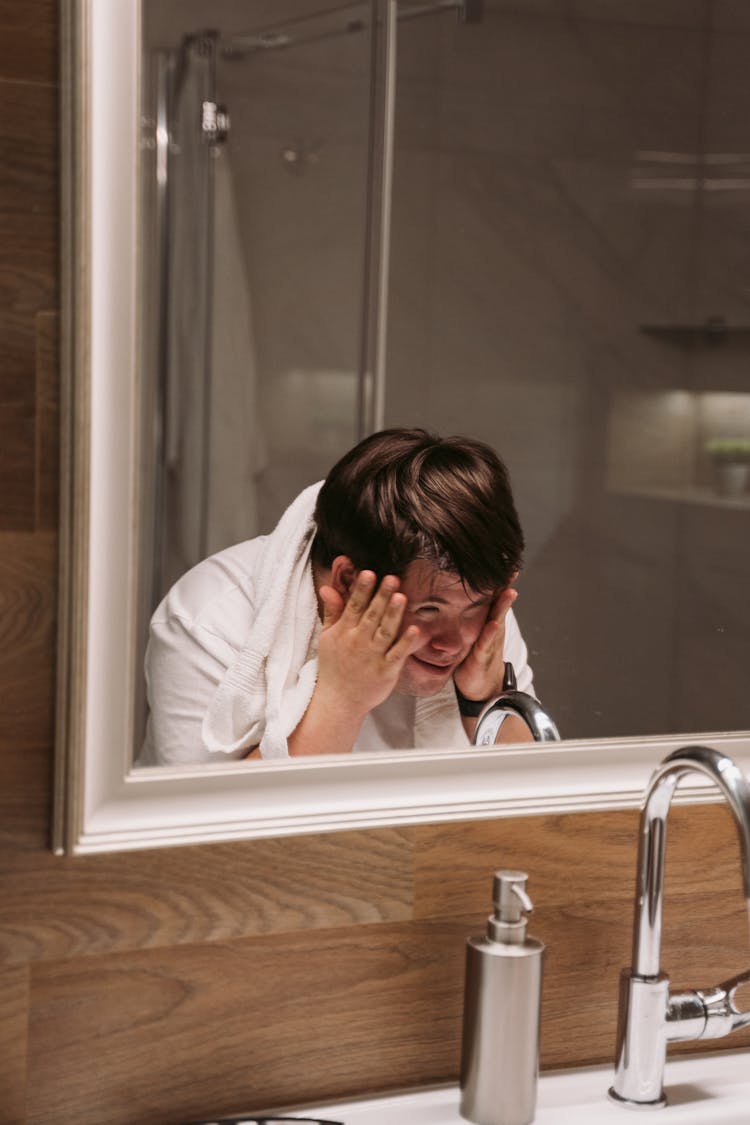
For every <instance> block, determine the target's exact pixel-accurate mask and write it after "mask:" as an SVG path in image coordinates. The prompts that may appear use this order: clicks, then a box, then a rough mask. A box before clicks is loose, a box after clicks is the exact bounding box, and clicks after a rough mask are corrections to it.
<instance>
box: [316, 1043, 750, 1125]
mask: <svg viewBox="0 0 750 1125" xmlns="http://www.w3.org/2000/svg"><path fill="white" fill-rule="evenodd" d="M612 1078H613V1069H612V1067H611V1066H602V1067H589V1068H586V1069H581V1070H565V1071H551V1072H547V1073H544V1074H542V1075H541V1077H540V1080H539V1095H538V1102H537V1111H536V1117H535V1122H536V1125H634V1121H635V1120H636V1118H635V1117H634V1111H633V1110H631V1109H628V1108H624V1107H622V1106H617V1105H614V1104H613V1103H612V1102H610V1101H609V1099H608V1098H607V1090H608V1089H609V1087H610V1085H611V1084H612ZM664 1088H665V1092H666V1094H667V1098H668V1102H669V1104H668V1105H667V1107H666V1108H665V1109H664V1110H661V1111H659V1113H660V1116H659V1117H658V1118H657V1120H658V1121H659V1122H660V1125H748V1123H749V1122H750V1051H731V1052H730V1051H720V1052H714V1053H712V1054H709V1055H701V1056H694V1057H691V1058H680V1059H674V1060H672V1061H669V1062H667V1066H666V1071H665V1081H664ZM458 1105H459V1090H458V1087H457V1086H441V1087H435V1088H429V1089H424V1090H419V1091H416V1092H412V1093H406V1094H398V1095H395V1096H391V1097H385V1098H371V1099H368V1100H363V1101H353V1102H331V1103H329V1104H327V1105H325V1106H315V1107H311V1108H308V1107H305V1108H302V1109H295V1111H294V1112H295V1114H296V1115H298V1116H302V1115H303V1114H308V1115H309V1116H311V1117H323V1118H329V1119H332V1120H336V1121H341V1122H343V1125H466V1123H465V1121H464V1118H462V1117H461V1115H460V1114H459V1112H458ZM635 1112H637V1111H635Z"/></svg>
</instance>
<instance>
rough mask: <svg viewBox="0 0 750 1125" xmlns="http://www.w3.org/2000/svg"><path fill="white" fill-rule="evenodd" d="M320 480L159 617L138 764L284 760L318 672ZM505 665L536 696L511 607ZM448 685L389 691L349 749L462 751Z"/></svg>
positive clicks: (210, 567)
mask: <svg viewBox="0 0 750 1125" xmlns="http://www.w3.org/2000/svg"><path fill="white" fill-rule="evenodd" d="M319 488H320V484H316V485H312V486H311V487H310V488H307V489H305V491H304V492H302V493H301V494H300V495H299V496H298V497H297V499H296V500H295V501H294V502H293V503H292V504H291V506H290V507H289V508H288V509H287V510H286V512H285V513H284V515H283V516H282V518H281V520H280V521H279V523H278V525H277V526H276V528H275V529H274V531H273V532H272V533H271V534H270V535H267V536H261V537H259V538H257V539H251V540H248V541H247V542H245V543H238V544H237V545H236V546H234V547H229V548H227V549H226V550H224V551H220V552H219V553H218V554H216V555H212V556H211V558H209V559H205V560H204V561H203V562H201V563H199V564H198V566H196V567H193V569H192V570H190V571H188V573H187V574H186V575H184V576H183V577H182V578H181V579H180V580H179V582H177V583H176V584H175V585H174V586H173V587H172V589H171V590H170V591H169V593H168V594H167V596H166V598H165V599H164V601H163V602H162V603H161V605H160V606H159V608H158V609H157V610H156V612H155V614H154V616H153V618H152V620H151V629H150V634H149V643H148V649H147V652H146V682H147V688H148V699H149V719H148V728H147V733H146V739H145V742H144V746H143V749H142V751H141V755H140V757H139V760H138V764H139V765H182V764H190V763H198V762H211V761H226V760H228V759H232V758H243V757H245V755H246V754H247V751H248V750H249V749H250V748H251V747H253V746H260V753H261V756H262V757H263V758H285V757H288V756H289V751H288V747H287V738H288V736H289V734H291V732H292V731H293V730H294V729H295V727H296V726H297V724H298V723H299V721H300V719H301V718H302V716H303V715H304V713H305V710H306V709H307V706H308V704H309V702H310V698H311V696H312V693H313V690H314V687H315V681H316V677H317V664H318V662H317V642H318V635H319V633H320V628H321V623H320V618H319V616H318V609H317V600H316V596H315V588H314V585H313V578H312V568H311V565H310V546H311V543H312V536H313V533H314V523H313V511H314V508H315V500H316V497H317V494H318V490H319ZM505 659H506V660H510V661H512V663H513V666H514V668H515V672H516V677H517V681H518V687H519V690H521V691H528V692H533V685H532V676H531V670H530V668H529V666H528V663H527V651H526V646H525V644H524V642H523V638H522V637H521V633H520V631H519V628H518V624H517V622H516V620H515V617H514V616H513V613H512V611H510V612H509V613H508V615H507V618H506V628H505ZM467 745H468V739H467V737H466V733H465V731H464V728H463V724H462V723H461V718H460V715H459V713H458V707H457V704H456V698H455V692H454V689H453V682H452V681H449V682H448V684H446V686H445V688H443V689H442V691H440V692H439V693H437V694H436V695H433V696H430V697H428V698H425V699H421V698H414V697H412V696H406V695H401V694H400V693H398V692H394V693H393V694H392V695H391V696H390V697H389V698H388V699H387V700H385V702H384V703H382V704H380V706H379V707H376V708H375V709H374V710H373V711H371V712H370V714H369V715H368V716H367V717H366V719H365V721H364V722H363V724H362V727H361V728H360V732H359V735H358V737H357V740H356V743H355V745H354V750H355V752H362V751H370V750H380V751H382V750H399V749H409V748H413V747H416V748H420V747H421V748H425V749H427V748H433V747H434V748H439V747H465V746H467Z"/></svg>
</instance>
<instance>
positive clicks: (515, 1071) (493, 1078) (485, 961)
mask: <svg viewBox="0 0 750 1125" xmlns="http://www.w3.org/2000/svg"><path fill="white" fill-rule="evenodd" d="M527 879H528V876H527V875H526V873H525V872H523V871H496V872H495V877H494V880H493V899H494V905H495V913H494V914H492V915H491V916H490V918H489V919H488V920H487V934H486V936H481V937H470V938H469V939H468V941H467V944H466V987H465V991H464V1026H463V1047H462V1053H461V1116H462V1117H465V1118H466V1119H467V1120H468V1121H473V1122H475V1123H476V1125H529V1122H531V1121H533V1120H534V1112H535V1110H536V1087H537V1076H538V1071H539V1019H540V1012H541V1001H542V960H543V957H544V945H543V944H542V942H540V941H536V939H535V938H531V937H527V936H526V917H525V915H526V914H529V913H530V912H531V910H532V909H533V906H532V903H531V900H530V899H529V896H528V895H527V893H526V880H527Z"/></svg>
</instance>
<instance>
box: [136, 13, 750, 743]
mask: <svg viewBox="0 0 750 1125" xmlns="http://www.w3.org/2000/svg"><path fill="white" fill-rule="evenodd" d="M743 20H744V22H745V24H746V23H747V19H746V17H745V16H743V15H742V13H741V12H738V10H737V6H736V5H730V4H729V3H721V2H715V3H708V2H706V3H705V4H700V3H699V4H697V5H691V6H689V7H688V6H683V7H682V8H680V10H678V11H676V10H675V7H674V5H672V4H671V3H668V2H667V0H657V2H655V3H652V4H651V5H649V6H648V9H645V8H643V7H642V6H638V9H637V10H635V9H634V8H633V5H632V4H630V3H628V2H627V0H622V2H621V3H619V2H618V3H614V4H613V3H606V4H605V3H604V2H603V0H586V2H582V3H580V4H578V5H576V7H575V11H574V12H571V8H570V5H569V4H567V3H564V2H563V0H546V2H544V3H539V4H534V5H529V4H526V3H524V4H522V5H521V4H518V3H514V2H511V0H494V2H489V0H487V2H485V3H484V4H476V3H473V4H457V3H441V2H438V3H433V4H430V3H425V4H419V5H418V6H417V5H409V4H403V3H402V4H399V5H397V7H396V9H395V18H393V17H391V21H390V23H389V11H388V6H387V5H385V4H382V5H380V4H375V5H371V4H369V3H367V4H364V3H363V4H355V5H340V6H337V7H335V8H334V9H333V10H331V8H329V7H321V6H316V5H315V4H314V3H311V2H309V0H305V2H302V0H296V2H294V3H292V2H288V3H287V2H283V3H275V4H270V3H262V2H260V0H257V2H256V0H253V2H251V3H247V2H243V3H237V2H232V0H219V2H214V3H212V4H211V6H210V9H206V8H204V7H203V6H202V5H201V4H199V3H191V4H189V5H186V4H184V3H179V4H178V3H174V2H172V3H169V2H167V0H143V47H144V51H143V106H144V112H143V130H144V132H143V149H142V151H143V161H142V166H143V207H142V210H143V230H144V238H143V254H142V261H143V293H144V301H143V307H144V315H143V321H144V334H143V339H144V345H143V357H142V368H143V372H144V394H143V441H142V486H141V495H142V496H143V497H144V498H145V499H144V502H143V503H142V507H141V512H140V516H141V528H140V542H141V545H142V546H141V557H140V567H139V571H140V577H141V593H140V603H141V624H140V626H139V636H140V637H141V638H142V643H141V648H140V650H139V652H138V653H137V659H138V661H139V664H140V665H141V666H142V664H143V661H144V659H145V644H146V636H147V632H148V622H149V620H150V618H151V616H152V614H153V613H154V612H155V611H156V610H157V607H158V606H159V605H160V604H161V603H162V599H163V598H164V596H165V595H166V594H167V591H168V590H170V588H172V586H173V585H174V583H175V582H176V581H177V580H178V579H180V577H181V576H182V575H183V574H184V573H185V572H187V571H189V570H190V568H192V567H194V566H195V565H196V564H198V563H200V562H201V560H204V559H206V558H207V557H209V556H215V555H216V553H217V552H220V551H223V550H225V549H227V548H229V549H235V550H241V549H242V548H237V546H236V545H237V544H247V543H249V542H252V541H253V540H254V538H255V537H257V536H259V535H266V534H268V533H270V532H271V531H272V530H273V528H274V527H275V526H276V525H277V523H278V521H279V519H280V517H281V516H282V514H283V513H284V512H285V511H286V510H287V509H288V508H289V506H290V505H291V504H293V503H294V502H295V497H298V496H300V495H304V490H305V489H306V488H307V487H308V486H310V485H312V484H313V483H314V482H317V481H320V480H321V479H322V478H323V477H325V476H326V474H327V473H328V472H329V470H330V469H331V466H332V465H334V464H335V463H336V462H337V461H338V460H339V458H341V457H342V456H343V455H344V453H345V452H346V451H347V450H348V449H350V448H351V447H352V446H354V445H355V443H356V442H357V441H358V439H359V438H361V437H363V436H364V435H366V434H368V433H371V432H373V431H377V430H382V429H383V428H385V427H415V426H419V427H424V428H427V429H428V430H430V431H434V432H437V433H440V434H466V435H470V436H471V438H475V439H479V440H480V441H482V442H484V443H486V444H487V445H488V446H490V447H491V449H492V450H494V451H495V452H496V453H497V454H498V455H499V456H500V457H501V458H502V460H503V462H504V463H505V464H506V465H507V467H508V469H509V472H510V477H511V480H512V484H513V493H514V497H515V506H516V508H517V511H518V515H519V517H520V524H521V526H522V527H523V532H524V536H525V549H524V551H523V567H522V569H521V573H520V575H519V577H518V578H517V579H516V580H514V581H513V583H512V590H513V592H514V593H517V594H518V603H517V605H514V607H513V610H512V611H511V620H513V621H514V622H515V623H516V624H517V625H518V626H519V629H520V632H519V636H520V637H522V638H523V641H522V643H525V647H526V650H527V655H522V656H517V657H516V659H517V660H518V665H517V667H516V672H517V673H518V680H519V687H520V688H521V689H522V690H526V689H530V688H533V690H534V691H538V692H539V694H540V695H541V697H542V699H543V700H544V703H545V707H546V709H547V710H548V711H549V714H550V715H551V716H552V717H553V718H554V720H555V722H556V723H557V725H558V727H559V728H560V730H561V731H562V732H563V733H564V734H565V735H566V737H574V738H600V737H617V736H623V735H640V734H649V735H651V734H666V733H675V732H693V731H700V730H728V729H735V728H744V727H746V725H747V709H746V705H745V702H744V698H745V695H744V691H743V687H744V673H745V669H746V667H747V649H748V645H747V640H748V628H749V626H750V622H748V619H747V612H748V611H747V598H746V596H745V594H744V563H743V560H744V558H745V557H746V552H747V543H748V527H749V526H750V525H749V522H748V510H749V509H750V492H749V491H748V484H747V475H748V464H749V463H750V453H749V452H748V450H749V449H750V444H749V443H750V386H749V384H748V376H747V355H748V352H747V349H748V347H749V346H750V310H749V309H748V288H747V283H746V279H745V260H746V255H745V254H744V251H743V249H742V248H743V247H744V242H745V239H746V232H747V223H748V220H747V212H748V207H747V205H748V189H749V187H750V178H748V176H747V170H748V164H749V163H750V156H748V154H747V152H746V151H745V142H744V123H743V118H742V113H741V110H740V108H739V107H740V106H741V105H742V104H743V102H744V99H743V97H742V94H743V92H744V88H745V85H746V84H747V77H746V68H745V65H744V58H745V54H744V48H743V43H744V35H746V33H747V31H748V30H749V28H748V27H747V26H743ZM387 33H389V34H390V38H389V35H388V34H387ZM388 59H390V60H391V61H392V63H393V68H392V73H390V72H389V71H388V68H387V65H386V62H387V60H388ZM247 549H248V550H250V549H251V548H249V547H248V548H247ZM336 558H343V559H345V560H347V562H351V563H353V570H351V571H347V570H346V565H345V564H343V565H340V566H339V568H338V571H337V572H336V574H335V575H334V574H333V573H331V574H328V571H329V570H330V571H331V572H333V564H334V563H335V560H336ZM456 561H457V560H455V559H454V560H452V565H451V566H449V567H448V568H447V569H446V568H443V569H442V570H441V569H440V568H435V567H434V568H433V570H434V571H435V572H436V573H431V574H430V575H429V583H431V584H432V585H431V586H430V590H431V591H433V592H434V583H435V582H436V581H441V580H442V581H444V580H445V579H446V576H449V577H454V578H455V576H456V573H458V574H460V573H461V570H460V566H459V569H458V572H457V571H456V569H455V565H454V564H455V563H456ZM371 565H372V564H369V563H367V562H366V561H361V562H359V563H357V560H353V559H351V557H350V555H349V554H348V553H347V551H345V550H342V551H341V552H340V553H339V554H338V555H334V556H332V557H330V558H328V559H327V560H326V566H325V568H324V570H325V573H324V574H323V575H322V578H321V581H320V582H319V584H318V586H317V587H313V591H314V593H316V594H317V595H318V596H320V587H321V586H322V587H326V588H333V589H334V591H336V583H337V582H338V583H339V584H340V585H341V584H342V583H344V580H345V579H346V580H347V581H349V583H350V585H351V581H353V582H354V583H356V582H357V581H359V577H358V575H359V568H360V567H361V568H364V569H368V568H369V567H370V566H371ZM409 565H410V566H413V565H414V560H413V559H412V560H411V562H410V563H409ZM340 572H341V573H340ZM436 574H437V578H436ZM410 576H411V575H410V573H407V572H406V571H404V573H402V574H401V575H400V577H401V581H402V583H403V582H407V583H408V582H409V578H410ZM380 577H381V578H382V577H383V575H382V574H381V575H380ZM421 577H422V576H421V575H420V578H421ZM334 579H335V581H333V585H332V586H331V585H329V580H334ZM504 582H505V580H503V582H499V583H498V590H499V589H500V588H502V589H505V587H506V585H507V582H505V584H503V583H504ZM480 585H481V584H480ZM417 586H418V589H417V593H418V594H422V593H423V592H424V591H423V589H422V585H421V583H417ZM342 588H343V590H344V591H345V592H347V593H348V590H349V586H347V585H343V586H342ZM494 588H495V587H493V589H494ZM378 589H379V587H377V586H376V587H375V591H376V592H375V593H374V594H373V597H378V596H379V595H378V593H377V590H378ZM468 591H473V592H472V593H469V592H468ZM477 592H480V593H481V591H477V590H476V589H475V588H474V587H473V585H472V583H471V581H469V583H468V587H467V585H466V584H465V583H460V582H459V583H458V584H456V583H455V582H454V583H453V584H452V585H451V587H450V590H449V591H448V601H449V602H450V600H451V599H453V598H456V597H459V598H468V599H469V602H470V604H471V598H472V597H473V596H474V594H475V593H477ZM339 596H340V597H343V594H342V593H341V591H339ZM451 604H452V603H451ZM465 609H466V606H464V605H463V603H462V612H463V611H464V610H465ZM410 612H411V609H410ZM305 655H307V654H306V653H305ZM504 655H505V656H508V653H507V652H506V653H505V654H504ZM513 662H514V664H515V663H516V661H515V660H514V661H513ZM302 664H303V665H304V660H303V661H302ZM526 668H528V669H529V671H528V677H529V678H528V679H524V675H525V671H524V670H525V669H526ZM531 669H533V684H532V681H531V678H530V677H531V671H530V670H531ZM451 678H452V676H451ZM460 682H461V677H460V676H459V680H458V681H457V683H458V685H459V687H460ZM168 683H169V677H166V680H165V685H166V686H164V687H163V688H161V689H160V691H159V693H158V700H153V701H152V702H153V706H154V710H155V711H156V710H158V706H159V701H160V700H161V699H162V698H164V696H163V695H162V692H167V693H168V691H169V687H168ZM440 690H441V691H442V690H443V688H442V687H441V689H440ZM438 694H439V693H438ZM404 698H412V699H413V698H415V697H414V696H412V697H409V696H405V697H404ZM146 711H147V708H146V699H145V693H144V694H143V696H142V698H141V699H139V700H138V714H139V723H138V724H137V731H136V742H137V747H140V745H141V742H142V740H143V737H144V731H145V725H146ZM399 721H401V720H399ZM458 721H460V716H459V720H458ZM287 725H288V722H287ZM462 726H463V724H462ZM404 729H405V728H404V727H403V726H402V727H401V728H400V731H399V733H398V735H397V736H396V737H397V738H398V741H397V743H396V744H397V745H401V744H403V745H411V744H412V743H411V742H407V741H406V739H405V737H404ZM410 729H411V728H410ZM464 735H466V731H465V729H464ZM390 744H391V745H392V743H390ZM416 744H418V743H416ZM421 744H422V745H426V744H427V743H424V742H423V743H421ZM440 744H441V743H439V742H432V745H440ZM456 744H457V745H460V744H461V743H460V742H457V743H456ZM252 745H255V743H247V744H246V745H245V747H244V749H245V752H246V751H247V750H248V749H250V748H251V747H252ZM144 760H149V755H148V753H147V754H146V756H145V759H144Z"/></svg>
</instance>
